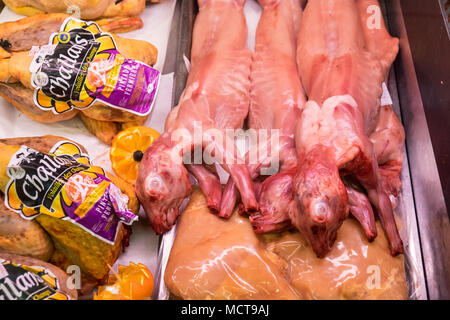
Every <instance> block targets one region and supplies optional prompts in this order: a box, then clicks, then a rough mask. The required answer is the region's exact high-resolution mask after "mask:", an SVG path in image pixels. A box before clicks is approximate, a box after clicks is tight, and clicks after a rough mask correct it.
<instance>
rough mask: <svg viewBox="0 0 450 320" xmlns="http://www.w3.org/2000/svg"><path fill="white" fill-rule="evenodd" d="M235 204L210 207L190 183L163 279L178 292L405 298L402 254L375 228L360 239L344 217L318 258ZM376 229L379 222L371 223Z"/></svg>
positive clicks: (297, 239)
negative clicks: (261, 228) (259, 230)
mask: <svg viewBox="0 0 450 320" xmlns="http://www.w3.org/2000/svg"><path fill="white" fill-rule="evenodd" d="M236 211H237V210H235V212H234V213H233V215H232V216H231V218H230V219H229V220H224V219H221V218H219V217H217V216H215V215H213V214H211V213H210V212H209V210H208V208H207V206H206V199H205V196H204V195H203V193H202V192H201V191H200V190H199V188H195V189H194V191H193V193H192V197H191V200H190V202H189V204H188V206H187V208H186V209H185V211H184V212H183V214H182V215H181V218H180V221H179V223H178V228H177V231H176V238H175V242H174V244H173V247H172V250H171V253H170V257H169V260H168V263H167V267H166V270H165V283H166V285H167V287H168V288H169V290H170V292H171V294H172V295H174V296H176V297H178V298H182V299H233V300H234V299H407V298H408V290H407V286H406V280H405V270H404V260H403V256H397V257H392V256H391V255H390V254H389V252H388V251H387V250H386V249H385V246H386V245H387V240H386V237H385V235H384V234H383V233H382V232H380V233H379V235H378V237H377V238H376V239H375V240H374V241H373V242H368V241H367V239H366V238H365V236H364V233H363V231H362V230H361V228H360V227H359V226H358V223H357V221H356V220H354V219H347V220H345V221H344V223H343V225H342V227H341V229H340V230H339V232H338V236H337V239H336V245H335V246H334V247H333V250H331V252H329V254H328V255H327V256H326V257H325V258H324V259H319V258H317V257H316V255H315V254H314V251H313V250H312V249H311V246H310V245H309V244H308V242H307V241H306V239H305V238H304V237H303V236H302V235H301V234H300V233H299V232H298V231H292V232H291V231H287V232H284V233H281V234H272V235H264V236H260V235H257V234H255V233H254V231H253V229H252V226H251V224H250V222H249V221H248V219H247V218H245V217H242V216H240V215H239V214H238V213H237V212H236ZM377 226H378V228H379V227H380V225H379V224H377Z"/></svg>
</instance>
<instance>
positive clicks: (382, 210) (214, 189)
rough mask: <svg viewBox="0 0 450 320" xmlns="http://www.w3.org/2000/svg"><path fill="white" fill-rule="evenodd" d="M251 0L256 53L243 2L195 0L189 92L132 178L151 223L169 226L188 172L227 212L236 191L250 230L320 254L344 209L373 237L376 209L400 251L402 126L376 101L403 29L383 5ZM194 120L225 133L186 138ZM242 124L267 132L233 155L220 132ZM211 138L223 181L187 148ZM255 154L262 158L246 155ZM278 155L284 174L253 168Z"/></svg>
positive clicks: (212, 203)
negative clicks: (296, 241) (290, 234)
mask: <svg viewBox="0 0 450 320" xmlns="http://www.w3.org/2000/svg"><path fill="white" fill-rule="evenodd" d="M259 2H260V4H261V6H262V7H263V9H264V10H263V13H262V16H261V18H260V21H259V24H258V29H257V33H256V44H255V50H254V52H253V55H252V54H251V52H250V50H249V49H247V48H246V40H247V26H246V22H245V16H244V12H243V7H244V4H245V1H241V0H240V1H238V0H235V1H224V0H202V1H198V4H199V14H198V16H197V18H196V22H195V27H194V34H193V43H192V52H191V63H192V68H191V70H190V74H189V78H188V81H187V85H186V89H185V91H184V93H183V95H182V98H181V100H180V103H179V105H178V106H177V107H176V108H174V109H173V111H172V112H171V114H170V115H169V117H168V119H167V121H166V132H165V133H164V134H163V135H162V136H161V138H159V139H158V140H157V141H156V142H155V143H154V144H153V145H152V146H151V147H150V148H149V149H148V150H147V152H146V153H145V155H144V159H143V162H142V164H141V166H140V172H139V178H138V183H137V185H136V186H137V189H136V190H137V194H138V197H139V199H140V200H141V202H142V203H143V205H144V208H145V209H146V213H147V215H148V216H149V218H150V221H151V223H152V226H153V228H154V229H155V230H156V232H158V233H163V232H165V231H167V230H169V229H170V228H171V227H172V226H173V225H174V223H175V222H176V219H177V217H178V215H179V206H180V205H181V203H182V201H183V200H184V199H185V198H186V197H187V196H188V195H189V193H190V190H191V186H190V185H191V183H190V181H189V178H188V172H191V173H192V174H193V175H194V177H195V178H196V179H197V181H198V184H199V186H200V187H201V189H202V191H203V193H204V194H205V196H206V199H207V206H208V208H209V209H210V211H211V212H212V213H216V214H218V215H219V216H221V217H223V218H228V217H230V215H231V213H232V211H233V209H234V207H235V205H236V204H239V202H240V201H242V204H240V205H239V206H240V210H239V211H240V213H241V214H243V215H245V214H248V215H249V216H250V221H251V223H252V225H253V228H254V231H255V232H257V233H267V232H280V231H283V230H287V229H290V228H294V227H295V228H297V229H298V230H299V231H300V232H301V233H302V234H303V236H305V237H306V238H307V240H308V242H309V244H310V246H311V247H312V249H313V250H314V252H315V254H316V255H317V256H318V257H324V256H325V255H326V254H327V253H328V252H329V251H330V250H331V249H332V247H333V243H334V242H335V239H336V236H337V232H338V230H339V228H340V226H341V225H342V223H343V222H344V220H346V219H347V218H348V216H349V213H351V214H352V215H353V216H354V217H355V218H356V219H357V220H358V221H359V223H360V224H361V227H362V229H363V230H364V233H365V235H366V237H367V238H368V239H369V240H370V241H372V240H373V239H375V237H376V236H377V229H376V225H375V216H376V217H378V218H379V219H380V222H381V225H382V227H383V229H384V232H385V234H386V237H387V239H388V243H389V248H390V251H391V254H392V255H397V254H400V253H403V244H402V240H401V239H400V236H399V233H398V230H397V226H396V221H395V217H394V214H393V209H394V208H395V205H396V203H397V197H398V195H399V192H400V188H401V183H400V171H401V167H402V151H401V149H402V147H403V142H404V132H403V127H402V125H401V123H400V121H399V120H398V118H397V116H396V115H395V113H394V112H393V110H392V108H391V106H390V105H389V104H388V103H382V102H381V100H380V98H381V95H382V92H383V82H384V81H386V78H387V74H388V72H389V68H390V66H391V64H392V62H393V60H394V59H395V57H396V54H397V51H398V39H396V38H392V37H391V36H390V35H389V34H388V33H387V31H386V28H385V26H384V23H383V17H382V15H381V11H380V9H379V6H378V2H377V1H376V0H340V1H330V0H310V1H308V3H307V4H306V7H305V4H304V3H301V1H298V0H279V1H276V0H267V1H263V0H261V1H259ZM302 7H305V8H304V12H303V13H302ZM374 8H375V9H377V8H378V10H375V9H374ZM245 119H247V121H246V122H245ZM199 124H201V126H202V129H203V130H204V131H205V129H211V128H213V129H217V131H218V132H219V133H218V135H219V136H220V137H222V138H223V137H225V138H223V139H218V138H217V136H211V135H203V137H202V138H201V139H200V140H199V141H194V140H193V139H185V137H186V136H191V135H193V134H194V131H195V126H196V125H197V126H198V125H199ZM245 124H246V126H245ZM242 127H244V128H245V129H255V130H259V129H267V130H268V131H269V132H270V134H269V138H268V139H266V140H265V142H264V143H257V144H256V145H254V146H250V148H249V149H250V150H249V151H248V153H247V154H246V155H245V156H241V155H239V153H238V152H237V147H236V145H235V144H233V146H232V148H229V145H228V144H227V143H229V142H230V141H229V137H228V136H226V134H225V131H226V129H238V128H242ZM180 129H182V130H184V131H182V132H184V133H185V134H180ZM275 133H276V135H275ZM275 138H276V139H278V140H277V141H278V143H277V144H272V143H271V142H272V141H273V139H275ZM211 145H212V146H211ZM274 146H275V147H274ZM208 148H209V149H211V148H212V149H213V150H214V153H213V154H214V155H215V159H216V160H217V161H216V162H215V163H217V164H220V165H221V166H222V167H223V168H224V169H225V170H226V171H228V173H230V178H229V181H228V183H227V184H226V186H225V188H224V189H223V191H222V189H221V186H220V182H219V177H218V175H217V172H216V171H215V170H214V168H212V167H211V163H207V162H205V161H203V162H201V163H195V162H194V163H192V161H190V160H192V157H191V153H192V151H195V150H197V149H200V150H206V149H208ZM174 150H176V151H175V152H174ZM261 150H264V151H267V152H265V153H264V155H265V156H263V157H258V158H257V159H258V160H257V161H256V162H251V161H249V159H250V158H251V155H252V152H253V153H255V152H256V153H258V154H260V153H262V152H260V151H261ZM174 154H175V156H173V155H174ZM186 154H188V155H189V157H186ZM204 154H205V153H203V155H204ZM243 158H245V159H243ZM274 158H276V159H278V160H279V167H278V170H277V171H278V172H275V173H274V172H272V174H271V175H270V176H267V175H263V174H261V173H262V171H261V169H264V168H266V169H267V166H268V164H269V163H270V161H272V160H273V159H274ZM186 160H188V161H186ZM203 160H205V159H203ZM244 160H246V161H245V164H242V163H244V162H243V161H244Z"/></svg>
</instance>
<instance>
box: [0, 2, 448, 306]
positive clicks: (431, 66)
mask: <svg viewBox="0 0 450 320" xmlns="http://www.w3.org/2000/svg"><path fill="white" fill-rule="evenodd" d="M299 1H300V0H299ZM120 2H122V1H116V4H117V3H120ZM154 2H160V3H159V5H163V6H165V7H166V9H161V11H158V13H151V14H149V8H150V6H151V5H153V4H151V3H154ZM302 2H304V1H302ZM379 3H380V7H381V13H382V16H383V18H384V21H385V24H386V28H387V30H388V31H389V33H390V35H391V36H393V37H397V38H398V39H399V51H398V54H397V57H396V59H395V61H394V63H393V64H392V67H391V69H390V71H389V74H388V77H387V80H386V81H385V82H386V94H387V99H388V100H389V101H390V103H389V105H392V109H393V110H394V112H395V114H396V115H397V117H398V118H399V119H400V121H401V123H402V124H403V127H404V132H405V145H404V147H403V167H402V170H401V175H400V179H401V184H402V188H401V190H402V191H401V194H400V196H399V198H398V205H397V208H396V209H395V213H396V217H397V218H398V221H397V222H398V223H397V224H398V226H399V232H400V235H401V238H402V240H403V244H404V255H403V256H402V255H400V256H402V257H403V258H402V259H403V261H404V271H405V272H404V273H405V277H406V283H407V294H405V295H406V297H407V298H409V299H411V300H450V179H449V177H450V126H449V122H450V108H449V106H450V89H449V85H450V0H379ZM146 6H147V7H146V10H147V11H146V12H147V16H146V18H145V19H143V20H144V22H145V25H147V24H148V26H149V27H147V29H145V27H144V29H145V32H144V31H142V30H141V31H137V32H136V33H133V36H132V38H133V37H135V39H139V40H149V41H150V42H152V43H154V42H153V41H154V40H155V39H157V40H155V41H156V42H155V44H156V46H158V45H159V46H160V47H158V54H159V56H158V62H157V63H156V65H152V67H154V68H155V69H158V70H159V71H160V73H161V80H158V81H160V82H158V84H159V85H160V87H159V89H158V90H159V91H158V94H157V98H155V99H157V100H156V102H155V105H156V107H155V109H154V110H153V113H152V114H151V117H150V118H149V119H147V120H146V122H145V126H147V127H152V128H154V129H156V130H158V131H160V132H163V131H164V126H165V121H166V118H168V114H169V111H170V110H171V108H173V107H175V106H177V105H178V103H179V102H180V99H182V97H183V94H185V92H184V90H185V88H186V83H187V80H188V76H189V71H190V58H191V57H190V53H191V49H192V41H193V32H194V23H195V19H196V17H197V15H198V13H199V7H198V4H197V1H195V0H173V1H170V0H164V1H153V0H152V1H150V0H147V1H146ZM245 6H246V7H245V12H246V15H247V16H246V17H247V19H248V25H249V31H250V32H249V33H250V34H252V35H253V37H254V36H255V30H256V22H257V21H258V18H259V15H260V14H261V8H260V6H259V5H258V3H257V1H256V0H247V2H246V5H245ZM3 8H4V4H3V2H2V1H1V0H0V12H1V11H2V9H3ZM155 12H156V11H155ZM159 12H162V13H164V14H166V15H161V16H160V17H159V19H158V17H156V15H157V14H159ZM152 14H153V15H152ZM152 19H154V21H157V23H155V24H154V25H152V24H151V23H152ZM163 20H166V21H165V23H166V24H165V25H164V28H163V27H162V22H164V21H163ZM2 22H3V21H2ZM156 24H159V26H156ZM152 28H154V30H152ZM166 29H167V30H166ZM160 31H161V32H160ZM158 32H160V33H161V34H157V33H158ZM151 37H153V38H151ZM141 38H142V39H141ZM144 38H145V39H144ZM150 38H151V39H150ZM1 42H2V39H1V35H0V49H1V45H2V43H1ZM253 42H254V40H253ZM253 44H254V43H252V45H253ZM1 53H2V52H1V51H0V54H1ZM0 59H1V57H0ZM0 75H1V70H0ZM149 87H151V88H152V89H154V88H153V87H152V86H149ZM384 94H385V93H383V96H384ZM155 96H156V92H155ZM0 99H1V98H0ZM4 100H5V101H7V100H8V99H6V98H5V99H4ZM5 101H3V100H1V102H5ZM1 107H2V106H1V105H0V108H1ZM14 111H16V110H14ZM5 113H6V112H5ZM11 117H13V115H12V113H11ZM18 121H19V122H20V119H19V120H18ZM4 123H8V121H7V120H4V121H3V124H4ZM15 123H16V124H17V123H18V122H15ZM80 123H81V122H80ZM1 125H2V123H1V122H0V126H1ZM86 126H87V125H86ZM80 127H82V128H83V130H84V131H86V130H85V128H84V126H82V125H81V124H80V125H79V126H78V127H77V130H78V129H80ZM36 128H37V127H36ZM39 128H41V127H39ZM39 128H38V129H34V128H23V130H24V132H25V131H26V133H27V134H28V133H29V132H33V133H34V132H35V131H36V132H38V130H39ZM16 129H17V130H14V137H12V136H11V138H17V137H20V136H23V135H21V129H22V128H16ZM25 129H27V130H25ZM88 129H89V128H88ZM33 130H34V131H33ZM58 130H59V131H58V132H57V133H60V132H61V133H67V137H68V139H72V138H77V135H78V134H77V133H76V132H72V133H71V132H70V130H71V128H69V127H65V126H64V125H61V126H60V127H58ZM80 130H81V129H80ZM84 131H83V134H80V135H79V139H80V141H78V142H79V143H87V144H88V145H89V148H87V149H90V150H89V151H90V152H91V150H95V154H96V155H95V156H94V157H93V158H94V160H95V161H94V162H95V163H96V161H99V163H101V164H102V165H103V164H104V163H107V165H106V167H107V168H108V169H109V166H110V165H111V164H110V150H109V146H107V144H104V145H103V144H102V146H101V147H99V148H98V150H97V149H96V143H99V142H98V140H97V139H96V137H95V136H93V135H92V134H90V133H89V132H88V131H86V132H87V135H84ZM1 132H3V133H5V132H8V129H4V130H3V131H1ZM80 132H81V131H80ZM46 133H47V134H53V133H52V132H46ZM27 134H24V135H25V136H26V135H27ZM39 134H41V132H39ZM71 134H72V135H71ZM5 138H10V137H6V136H0V140H2V139H5ZM91 138H92V139H93V140H92V139H91ZM112 139H113V137H111V139H110V140H112ZM74 140H76V139H74ZM109 142H111V141H109ZM0 143H1V141H0ZM110 144H111V143H110ZM147 147H148V146H147ZM78 153H79V154H77V157H81V158H82V157H84V156H85V155H84V153H83V152H82V151H80V150H78ZM134 156H135V154H133V157H134ZM143 156H144V155H143V153H142V152H141V154H140V155H139V154H138V155H137V156H136V157H140V158H139V161H141V159H142V157H143ZM105 159H106V160H105ZM0 160H1V159H0ZM102 161H103V162H102ZM96 165H97V164H96ZM190 178H191V180H192V181H193V180H194V179H192V177H190ZM134 183H136V178H135V180H134ZM195 183H196V182H195V181H194V182H193V184H195ZM133 188H134V187H133ZM194 188H195V189H194V190H197V191H198V190H199V189H198V188H196V187H194ZM133 190H134V189H132V193H133ZM2 191H3V190H2ZM135 193H136V192H134V193H133V195H134V196H135V197H136V194H135ZM0 194H1V192H0ZM1 196H2V197H3V194H1ZM194 196H195V197H196V199H198V194H197V193H195V192H194V193H192V197H194ZM2 197H0V201H3V198H2ZM190 200H191V198H190V197H188V198H186V199H185V200H184V202H183V203H182V205H181V208H180V212H183V210H184V209H185V208H187V207H188V206H189V204H188V202H189V201H190ZM136 202H138V201H137V200H136ZM141 202H142V201H141ZM369 205H370V204H369ZM204 207H206V205H204ZM1 209H2V207H0V210H1ZM138 212H139V213H138V214H137V215H139V221H137V222H135V223H134V224H133V234H132V236H131V238H130V239H131V240H130V243H131V245H129V247H128V248H127V250H126V251H125V253H123V254H122V255H121V256H120V257H118V256H119V254H118V253H117V252H116V253H117V256H116V257H115V259H112V260H111V261H108V264H107V266H108V268H109V269H111V268H112V269H115V268H116V267H117V265H118V264H127V263H130V261H131V262H133V261H134V262H136V263H138V262H142V263H143V264H145V265H147V266H148V267H149V269H150V271H151V273H153V275H154V290H153V296H152V299H155V300H175V299H179V298H180V297H179V296H176V295H174V294H173V292H171V291H170V289H169V287H168V285H167V284H166V281H167V279H166V278H165V276H166V270H167V266H168V262H169V258H170V255H171V250H172V248H173V247H174V242H175V239H176V237H177V230H178V227H180V220H178V224H176V223H175V224H174V227H173V228H172V229H170V230H169V231H167V232H165V233H164V234H162V235H156V234H155V232H154V230H153V229H152V227H151V223H149V218H148V214H147V215H146V213H145V212H144V210H143V208H142V207H141V210H140V211H139V204H138ZM191 214H192V212H191ZM235 216H238V214H237V213H235ZM0 218H1V217H0ZM239 219H240V218H239ZM1 221H2V220H1V219H0V223H1ZM235 222H236V221H235ZM236 224H239V223H236ZM130 229H131V228H130ZM380 230H381V229H380ZM0 231H1V230H0ZM125 233H126V232H125ZM252 234H253V233H252ZM128 236H129V235H128ZM0 238H1V234H0ZM125 238H126V240H124V242H127V241H128V238H127V237H125ZM269 238H270V236H269ZM103 245H104V244H103ZM127 245H128V244H127ZM385 247H387V245H386V246H385ZM0 249H1V247H0ZM116 249H117V248H114V250H115V251H117V250H116ZM384 249H386V248H384ZM363 251H364V250H363ZM385 251H386V252H387V249H386V250H385ZM383 252H384V251H383ZM386 252H384V254H386V256H389V255H388V254H387V253H386ZM0 253H1V250H0ZM292 254H294V253H292ZM99 255H100V256H101V255H102V254H101V253H100V254H99ZM0 258H1V257H0ZM258 258H259V257H258ZM314 258H316V257H315V256H314ZM389 258H391V256H389ZM269 260H270V259H269ZM0 261H2V260H1V259H0ZM380 261H382V259H381V260H380ZM109 263H111V265H109ZM331 263H333V261H331ZM336 263H337V262H336ZM337 264H338V263H337ZM245 266H246V265H245ZM402 266H403V263H402ZM0 267H2V265H1V264H0ZM103 267H104V268H106V266H103ZM226 267H228V266H226ZM364 267H366V265H364ZM118 268H119V269H118V270H121V269H122V268H123V267H122V266H119V267H118ZM109 269H106V271H105V272H106V273H108V272H109ZM402 270H403V268H402ZM1 271H2V269H1V268H0V279H1V276H2V274H1ZM112 272H113V273H114V274H116V273H115V272H114V271H112ZM232 272H234V270H232V271H230V273H232ZM243 272H244V273H245V272H246V271H243ZM247 272H248V270H247ZM64 276H65V275H64ZM236 277H237V278H239V275H236ZM393 277H395V274H394V275H393ZM111 278H113V277H112V276H111V274H109V280H111ZM319 278H320V277H319ZM388 278H389V279H391V278H390V277H388ZM61 279H65V278H64V277H62V278H61ZM102 279H103V280H105V279H106V276H104V277H103V278H102ZM109 280H108V281H109ZM152 280H153V279H152ZM83 281H84V279H83ZM192 281H194V280H192ZM211 282H213V281H211ZM224 282H225V281H224ZM392 282H395V281H392ZM404 282H405V281H403V285H404ZM97 284H98V283H97ZM238 285H240V284H238ZM358 285H359V284H358ZM193 286H194V285H193ZM361 286H362V285H361ZM243 287H245V286H243ZM90 289H91V290H92V286H91V287H90ZM244 289H245V288H244ZM357 290H360V288H359V289H356V291H357ZM94 291H95V290H94ZM360 291H363V290H362V289H361V290H360ZM405 291H406V289H405ZM0 293H1V292H0ZM71 294H72V292H71ZM75 296H76V295H75ZM208 297H210V296H208ZM212 297H214V294H212ZM69 298H71V297H69ZM72 298H73V297H72ZM78 298H81V299H91V298H92V293H90V294H86V295H80V292H79V293H78ZM147 298H149V297H147ZM296 298H298V297H296ZM350 298H352V297H351V296H350ZM381 298H383V296H382V295H381Z"/></svg>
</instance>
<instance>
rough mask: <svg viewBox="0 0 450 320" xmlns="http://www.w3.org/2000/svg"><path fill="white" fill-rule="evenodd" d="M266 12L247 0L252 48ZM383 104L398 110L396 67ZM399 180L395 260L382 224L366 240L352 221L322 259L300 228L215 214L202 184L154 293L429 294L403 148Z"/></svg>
mask: <svg viewBox="0 0 450 320" xmlns="http://www.w3.org/2000/svg"><path fill="white" fill-rule="evenodd" d="M381 3H382V1H381ZM382 7H383V6H382ZM260 10H261V8H260V7H259V5H258V4H257V3H256V1H247V3H246V6H245V14H246V18H247V23H248V28H249V38H248V39H249V40H248V43H249V47H250V48H252V46H253V43H254V32H255V29H256V25H257V22H258V20H259V15H260V12H261V11H260ZM382 104H383V105H392V108H393V110H394V111H395V113H396V114H397V116H399V115H400V109H399V100H398V95H397V87H396V79H395V75H394V73H392V72H391V74H390V76H389V78H388V80H387V82H386V84H383V97H382ZM399 117H400V116H399ZM400 179H401V183H402V191H401V193H400V194H399V196H398V199H397V207H396V209H395V215H396V220H397V225H398V227H399V231H400V236H401V238H402V241H403V244H404V254H403V255H399V256H396V257H393V256H391V255H390V252H389V249H388V243H387V240H386V237H385V234H384V232H383V229H382V228H381V225H380V223H379V222H377V230H378V236H377V238H376V239H375V240H374V241H373V242H368V240H367V238H366V237H365V235H364V233H363V229H362V228H361V226H360V225H359V224H358V222H357V221H356V220H355V219H353V218H349V219H347V220H346V221H345V222H344V224H343V225H342V226H341V228H340V229H339V231H338V237H337V239H336V242H335V243H334V245H333V249H332V250H331V251H330V253H329V254H328V255H327V256H326V257H325V258H323V259H318V258H317V257H316V256H315V254H314V252H313V251H312V249H311V247H310V246H309V245H308V243H307V241H306V240H305V238H304V237H303V236H302V235H301V234H300V233H299V232H298V231H286V232H284V233H279V234H273V235H264V236H260V235H256V234H255V233H254V231H253V230H252V227H251V224H250V222H249V220H248V219H247V218H245V217H242V216H240V215H239V214H238V213H237V212H234V213H233V215H232V217H231V218H230V219H229V220H223V219H220V218H218V217H217V216H215V215H212V214H211V213H210V212H209V211H208V209H207V207H206V202H205V199H204V196H203V195H202V193H201V191H199V190H198V189H196V190H195V191H194V192H193V194H192V198H191V200H190V202H189V204H188V205H187V207H186V209H185V211H184V212H183V214H182V215H181V218H180V220H179V222H178V224H177V226H176V228H174V229H172V230H171V231H170V232H168V233H167V234H165V235H164V236H163V238H162V241H161V246H160V252H159V257H158V259H159V263H160V268H159V272H158V276H157V282H158V284H157V285H158V287H157V291H156V293H155V298H157V299H174V298H175V299H179V298H181V299H426V298H427V293H426V286H425V279H424V271H423V265H422V255H421V248H420V241H419V237H418V229H417V220H416V215H415V208H414V199H413V195H412V187H411V179H410V176H409V165H408V159H407V155H406V150H405V148H403V167H402V171H401V176H400ZM221 181H226V178H225V179H223V177H222V176H221Z"/></svg>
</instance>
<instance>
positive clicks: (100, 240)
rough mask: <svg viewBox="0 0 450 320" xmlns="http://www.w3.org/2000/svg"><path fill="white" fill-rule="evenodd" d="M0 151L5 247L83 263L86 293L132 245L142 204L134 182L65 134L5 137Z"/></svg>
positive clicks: (0, 246) (62, 263) (0, 248)
mask: <svg viewBox="0 0 450 320" xmlns="http://www.w3.org/2000/svg"><path fill="white" fill-rule="evenodd" d="M0 149H1V155H2V158H1V161H0V170H1V175H0V186H1V190H2V196H1V198H2V202H4V204H5V205H4V206H2V208H1V211H0V222H1V224H0V231H1V232H0V252H5V253H10V254H17V255H22V256H29V257H33V258H38V259H42V260H44V261H48V262H50V263H52V264H54V265H56V266H58V267H60V268H61V269H63V270H67V268H68V267H69V266H71V265H75V266H78V267H79V268H80V270H81V272H82V276H83V279H82V281H81V285H82V287H80V288H78V289H80V290H81V292H83V293H87V292H89V291H90V289H92V288H93V286H94V285H96V284H97V283H101V282H102V281H104V280H105V279H106V277H107V275H108V273H109V271H110V269H109V268H110V266H111V265H113V264H114V262H115V261H116V259H117V258H118V256H119V254H120V253H121V252H122V251H123V250H125V247H126V246H127V245H128V239H129V236H130V232H131V229H130V228H131V224H132V223H133V222H134V221H136V220H137V215H136V214H137V211H138V208H139V204H138V202H137V199H136V196H135V194H134V192H133V189H132V187H131V186H130V185H128V183H126V182H125V181H123V180H121V179H120V178H117V177H114V176H112V175H110V174H107V173H106V172H105V171H104V170H103V169H101V168H99V167H95V166H92V165H91V164H90V160H89V157H88V155H87V154H86V151H85V149H84V148H83V147H81V146H79V145H78V144H76V143H74V142H72V141H69V140H66V139H64V138H61V137H56V136H43V137H30V138H15V139H1V140H0ZM3 198H4V199H3Z"/></svg>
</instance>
